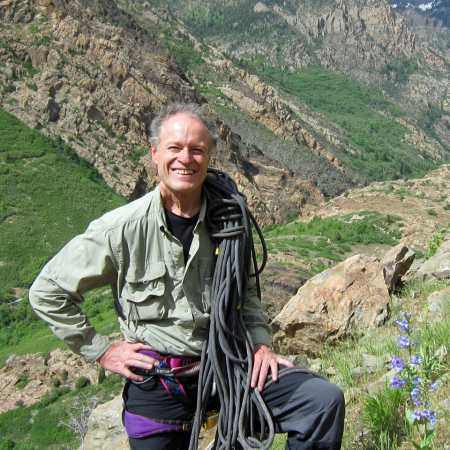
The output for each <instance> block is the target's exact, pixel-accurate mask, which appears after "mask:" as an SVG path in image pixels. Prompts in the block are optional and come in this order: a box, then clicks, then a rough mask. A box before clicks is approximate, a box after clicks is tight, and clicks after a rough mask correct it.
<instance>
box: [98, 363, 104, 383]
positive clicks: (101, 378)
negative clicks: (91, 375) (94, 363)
mask: <svg viewBox="0 0 450 450" xmlns="http://www.w3.org/2000/svg"><path fill="white" fill-rule="evenodd" d="M105 378H106V375H105V368H104V367H103V366H101V367H100V370H99V371H98V384H102V383H103V382H104V381H105Z"/></svg>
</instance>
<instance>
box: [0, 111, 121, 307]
mask: <svg viewBox="0 0 450 450" xmlns="http://www.w3.org/2000/svg"><path fill="white" fill-rule="evenodd" d="M0 128H1V129H2V133H1V135H0V262H1V263H0V304H2V303H5V302H7V301H11V300H14V298H15V296H14V293H13V289H14V288H22V289H27V288H28V287H29V286H30V284H31V283H32V282H33V280H34V278H35V277H36V276H37V274H38V273H39V271H40V270H41V269H42V267H43V265H44V264H45V262H46V261H47V260H48V259H50V258H51V257H52V256H53V255H54V254H56V253H57V252H58V251H59V250H60V249H61V247H62V246H63V245H64V244H65V243H66V242H68V241H69V240H70V239H71V238H72V237H74V236H75V235H77V234H79V233H81V232H82V231H84V229H85V228H86V226H87V225H88V223H89V222H90V221H91V220H93V219H94V218H96V217H98V216H100V215H101V214H103V213H104V212H106V211H108V210H111V209H113V208H115V207H117V206H120V205H123V204H124V203H125V199H124V198H123V197H121V196H119V195H117V194H116V193H115V192H114V191H113V190H112V189H111V188H109V187H108V186H107V185H106V183H105V182H104V181H103V180H102V179H101V178H100V177H99V176H98V173H97V171H96V170H95V169H94V168H93V167H92V165H91V164H90V163H88V161H86V160H85V159H83V158H80V157H78V155H77V154H76V153H75V151H74V150H73V149H72V148H71V147H69V146H68V145H66V144H64V143H63V142H62V140H59V141H58V140H57V141H54V140H52V139H50V138H48V137H46V136H44V135H43V134H42V133H40V132H38V131H36V130H31V129H30V128H28V127H27V126H26V125H24V124H23V123H22V122H20V121H19V120H18V119H16V118H15V117H14V116H12V115H11V114H9V113H7V112H6V111H4V110H3V109H0Z"/></svg>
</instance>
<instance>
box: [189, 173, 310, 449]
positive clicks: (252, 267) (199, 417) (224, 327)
mask: <svg viewBox="0 0 450 450" xmlns="http://www.w3.org/2000/svg"><path fill="white" fill-rule="evenodd" d="M203 189H204V194H205V195H206V198H207V201H208V210H207V224H208V227H209V230H210V232H211V236H212V239H213V240H214V241H215V242H216V243H217V247H218V248H219V254H218V255H217V260H216V266H215V271H214V277H213V285H212V294H211V316H210V322H209V328H208V330H207V337H206V339H205V342H204V344H203V348H202V365H201V368H200V373H199V388H198V394H197V409H196V413H195V416H194V422H193V431H192V434H191V441H190V447H189V448H190V450H195V449H197V445H198V439H199V434H200V428H201V424H202V421H203V418H204V415H205V413H206V410H205V408H206V405H207V403H208V399H209V397H210V394H211V390H212V385H213V382H214V383H215V385H216V388H217V394H216V395H218V396H219V399H220V405H221V406H220V413H219V422H218V428H217V434H216V440H215V443H214V446H213V449H214V450H219V449H220V450H222V449H226V450H231V449H234V448H236V445H239V444H240V445H241V446H242V447H243V448H244V449H255V448H257V449H264V450H265V449H268V448H269V447H270V446H271V444H272V442H273V438H274V426H273V421H272V418H271V416H270V412H269V410H268V409H267V407H266V405H265V403H264V400H263V398H262V396H261V394H260V393H259V392H258V390H256V389H252V388H251V387H250V382H251V374H252V369H253V348H254V345H253V342H252V338H251V336H250V334H249V332H248V330H247V328H246V326H245V323H244V320H243V303H244V300H245V296H246V293H247V290H248V287H249V286H248V284H249V279H250V277H255V279H256V280H255V282H256V288H257V293H258V296H259V297H261V292H260V286H259V274H260V273H261V272H262V270H263V269H264V266H265V264H266V261H267V251H266V246H265V243H264V239H263V237H262V234H261V230H260V228H259V227H258V225H257V223H256V221H255V219H254V218H253V216H252V214H251V213H250V212H249V210H248V209H247V205H246V198H245V196H244V195H243V194H241V193H239V192H238V189H237V186H236V184H235V182H234V181H233V180H232V179H231V178H230V177H229V176H228V175H227V174H226V173H224V172H220V171H218V170H212V169H209V170H208V175H207V177H206V180H205V182H204V184H203ZM252 224H253V226H254V229H255V230H256V232H257V233H258V235H259V238H260V240H261V243H262V246H263V262H262V264H261V267H260V268H259V269H258V267H257V258H256V252H255V248H254V245H253V238H252ZM299 371H302V372H305V370H302V369H298V368H292V369H283V370H281V371H280V372H279V377H282V376H284V375H287V374H288V373H292V372H299ZM271 383H272V380H271V378H270V376H269V377H268V380H267V383H266V387H267V386H269V385H270V384H271ZM256 429H258V430H260V431H259V432H258V433H257V432H256ZM266 430H268V431H269V433H268V437H266V438H265V432H266ZM238 443H239V444H238Z"/></svg>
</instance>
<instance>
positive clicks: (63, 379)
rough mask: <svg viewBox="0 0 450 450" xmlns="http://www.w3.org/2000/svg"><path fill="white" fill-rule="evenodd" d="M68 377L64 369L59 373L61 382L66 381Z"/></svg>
mask: <svg viewBox="0 0 450 450" xmlns="http://www.w3.org/2000/svg"><path fill="white" fill-rule="evenodd" d="M68 375H69V374H68V372H67V370H66V369H63V371H62V372H61V380H62V381H66V380H67V377H68Z"/></svg>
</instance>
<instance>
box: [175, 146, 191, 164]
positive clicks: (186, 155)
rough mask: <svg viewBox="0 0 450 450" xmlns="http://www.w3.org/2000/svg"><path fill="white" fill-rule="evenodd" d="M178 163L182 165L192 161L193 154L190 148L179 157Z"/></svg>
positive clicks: (185, 149)
mask: <svg viewBox="0 0 450 450" xmlns="http://www.w3.org/2000/svg"><path fill="white" fill-rule="evenodd" d="M178 161H180V162H181V163H182V164H188V163H190V162H191V161H192V153H191V152H190V150H189V148H188V147H184V148H183V149H182V150H181V152H180V153H179V155H178Z"/></svg>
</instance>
